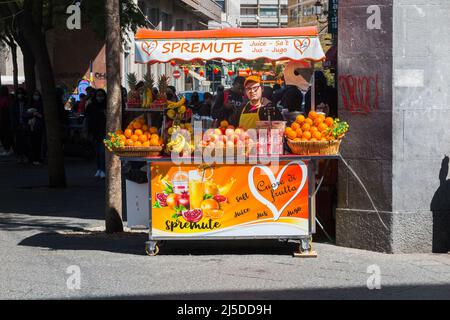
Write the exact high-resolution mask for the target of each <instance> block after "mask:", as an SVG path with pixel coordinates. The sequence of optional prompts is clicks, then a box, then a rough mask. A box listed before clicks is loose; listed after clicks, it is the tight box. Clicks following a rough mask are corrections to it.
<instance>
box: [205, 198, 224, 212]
mask: <svg viewBox="0 0 450 320" xmlns="http://www.w3.org/2000/svg"><path fill="white" fill-rule="evenodd" d="M201 209H202V210H203V211H207V210H220V206H219V203H218V202H217V201H216V200H214V199H208V200H204V201H203V202H202V205H201Z"/></svg>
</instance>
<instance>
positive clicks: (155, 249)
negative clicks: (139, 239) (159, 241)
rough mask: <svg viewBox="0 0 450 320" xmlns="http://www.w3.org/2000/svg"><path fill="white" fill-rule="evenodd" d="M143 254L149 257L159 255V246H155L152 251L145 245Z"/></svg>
mask: <svg viewBox="0 0 450 320" xmlns="http://www.w3.org/2000/svg"><path fill="white" fill-rule="evenodd" d="M145 252H146V253H147V255H148V256H150V257H156V256H157V255H158V254H159V246H158V245H155V248H154V249H153V250H152V249H150V246H149V245H148V244H146V245H145Z"/></svg>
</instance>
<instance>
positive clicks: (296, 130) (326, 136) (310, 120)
mask: <svg viewBox="0 0 450 320" xmlns="http://www.w3.org/2000/svg"><path fill="white" fill-rule="evenodd" d="M333 126H334V119H333V118H331V117H328V118H327V117H325V115H323V114H319V113H317V112H315V111H311V112H310V113H309V115H308V117H307V118H305V116H303V115H300V116H298V117H297V119H296V120H295V122H294V123H292V125H291V126H290V127H287V128H286V131H285V136H286V138H288V139H290V140H293V141H295V142H297V141H331V140H333V136H332V135H331V131H330V130H331V129H332V128H333Z"/></svg>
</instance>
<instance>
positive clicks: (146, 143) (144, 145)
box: [142, 141, 150, 147]
mask: <svg viewBox="0 0 450 320" xmlns="http://www.w3.org/2000/svg"><path fill="white" fill-rule="evenodd" d="M142 146H143V147H150V141H145V142H144V143H143V144H142Z"/></svg>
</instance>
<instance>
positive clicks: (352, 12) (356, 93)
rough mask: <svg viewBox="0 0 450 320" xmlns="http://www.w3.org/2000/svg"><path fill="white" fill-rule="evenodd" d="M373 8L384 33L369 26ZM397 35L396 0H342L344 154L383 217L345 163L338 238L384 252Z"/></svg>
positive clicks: (388, 237)
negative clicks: (394, 39) (394, 27)
mask: <svg viewBox="0 0 450 320" xmlns="http://www.w3.org/2000/svg"><path fill="white" fill-rule="evenodd" d="M373 4H377V5H378V9H379V12H380V14H379V15H378V17H379V19H380V22H381V24H380V28H379V29H378V28H375V29H369V28H368V26H367V21H368V19H369V18H370V17H371V16H372V14H370V13H368V12H367V11H368V8H369V7H370V6H372V5H373ZM392 33H393V30H392V1H391V0H384V1H373V0H358V1H356V0H341V1H339V42H338V43H339V48H338V52H339V59H338V63H339V65H338V85H339V87H338V90H339V91H338V92H339V117H340V118H341V119H342V120H345V121H348V122H349V124H350V126H351V131H350V133H349V135H348V136H347V138H346V140H345V142H344V143H343V145H342V150H341V152H342V155H343V157H344V158H345V159H346V161H347V162H348V164H349V165H350V166H351V167H352V168H353V170H354V171H355V172H356V173H357V175H358V176H359V177H360V178H361V180H362V182H363V183H364V185H365V187H366V188H367V190H368V192H369V194H370V196H371V198H372V199H373V201H374V204H375V207H376V208H377V210H378V211H379V213H378V214H377V213H376V211H375V210H374V207H373V205H372V203H371V202H370V201H369V197H368V196H367V194H366V193H365V192H364V190H363V188H362V187H361V185H360V184H359V182H358V181H357V180H356V179H355V177H354V176H353V175H352V174H351V172H350V171H349V170H348V169H347V168H346V167H345V166H344V165H343V164H342V163H341V165H340V168H339V186H338V191H339V197H338V209H337V212H336V223H337V226H336V240H337V243H338V245H342V246H347V247H354V248H360V249H367V250H376V251H382V252H391V251H392V229H393V226H392V223H393V222H392V215H391V212H392V158H393V156H392ZM379 216H381V220H380V217H379ZM385 226H386V227H385Z"/></svg>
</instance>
